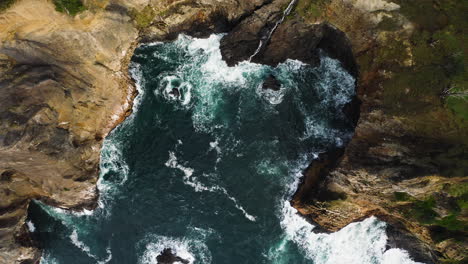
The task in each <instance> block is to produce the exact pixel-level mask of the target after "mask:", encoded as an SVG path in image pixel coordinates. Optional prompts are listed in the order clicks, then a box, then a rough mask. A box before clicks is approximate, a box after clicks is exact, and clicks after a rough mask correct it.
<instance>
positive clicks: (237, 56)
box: [220, 0, 289, 66]
mask: <svg viewBox="0 0 468 264" xmlns="http://www.w3.org/2000/svg"><path fill="white" fill-rule="evenodd" d="M288 2H289V1H288V0H280V1H274V2H272V3H271V4H268V5H264V6H263V7H261V8H260V9H258V10H257V11H255V13H254V14H253V15H251V16H248V17H247V18H245V19H244V20H243V21H242V22H240V23H239V24H238V25H237V26H235V27H234V28H233V29H232V30H231V31H230V32H229V34H228V35H226V36H225V37H224V38H223V39H222V40H221V46H220V48H221V54H222V56H223V59H224V60H225V61H226V63H227V64H228V65H229V66H234V65H235V64H237V63H238V62H240V61H245V60H248V59H249V58H250V56H252V55H253V54H254V53H255V51H256V50H257V48H258V46H259V43H260V40H262V39H265V38H266V37H267V35H268V33H269V32H270V30H271V29H272V28H273V27H274V25H275V24H276V21H278V20H279V19H280V18H281V17H282V14H283V12H282V7H283V6H284V5H286V4H287V3H288Z"/></svg>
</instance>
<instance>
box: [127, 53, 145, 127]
mask: <svg viewBox="0 0 468 264" xmlns="http://www.w3.org/2000/svg"><path fill="white" fill-rule="evenodd" d="M129 72H130V75H131V77H132V78H133V79H134V80H135V87H136V89H137V91H138V95H137V96H136V97H135V99H134V100H133V108H132V112H133V113H132V115H131V116H130V117H128V118H127V119H129V118H133V117H132V116H133V114H134V113H136V112H137V111H138V108H139V107H140V104H141V99H142V98H143V96H144V95H145V90H144V89H143V87H144V85H145V79H144V78H143V72H142V70H141V66H140V64H138V63H133V62H132V63H130V67H129Z"/></svg>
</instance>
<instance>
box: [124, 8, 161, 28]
mask: <svg viewBox="0 0 468 264" xmlns="http://www.w3.org/2000/svg"><path fill="white" fill-rule="evenodd" d="M155 15H156V14H155V12H154V10H153V8H152V7H151V6H150V5H147V6H145V8H143V9H142V10H141V11H137V10H136V9H132V10H131V11H130V16H131V17H132V18H133V20H134V21H135V23H136V25H137V27H138V28H139V29H143V28H145V27H148V26H149V25H150V24H151V22H153V19H154V16H155Z"/></svg>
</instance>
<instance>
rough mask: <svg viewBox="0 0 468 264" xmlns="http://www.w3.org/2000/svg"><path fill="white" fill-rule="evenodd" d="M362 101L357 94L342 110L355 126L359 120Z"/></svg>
mask: <svg viewBox="0 0 468 264" xmlns="http://www.w3.org/2000/svg"><path fill="white" fill-rule="evenodd" d="M361 103H362V102H361V100H359V98H358V97H357V96H353V98H352V99H351V101H350V102H348V103H346V104H345V105H344V106H343V109H342V111H343V113H344V114H345V116H346V119H347V120H349V121H350V122H351V124H352V125H353V127H355V126H356V125H357V122H358V121H359V116H360V113H361V111H360V107H361Z"/></svg>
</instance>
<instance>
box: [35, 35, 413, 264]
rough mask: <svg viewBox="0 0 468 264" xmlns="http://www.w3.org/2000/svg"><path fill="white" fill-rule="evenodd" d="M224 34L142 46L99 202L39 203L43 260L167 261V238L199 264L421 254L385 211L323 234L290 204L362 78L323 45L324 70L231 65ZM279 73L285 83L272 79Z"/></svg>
mask: <svg viewBox="0 0 468 264" xmlns="http://www.w3.org/2000/svg"><path fill="white" fill-rule="evenodd" d="M221 37H222V35H212V36H211V37H209V38H207V39H195V38H191V37H188V36H184V35H181V36H179V38H178V39H177V40H175V41H174V42H171V43H152V44H146V45H142V46H140V47H139V48H138V49H137V50H136V52H135V55H134V58H133V60H132V65H131V74H132V76H133V78H134V79H135V80H136V81H137V86H138V90H139V95H138V96H137V98H136V99H135V104H134V112H133V114H132V115H131V116H130V117H129V118H128V119H127V120H126V121H125V122H123V123H122V124H121V125H119V126H118V127H117V128H116V129H115V130H114V131H113V132H112V133H111V134H110V136H109V137H107V138H106V140H105V143H104V148H103V150H102V154H101V155H102V160H101V165H100V166H101V177H100V180H99V184H98V188H99V190H100V192H101V197H100V200H99V206H98V208H97V209H96V210H94V211H84V212H81V213H69V212H66V211H64V210H60V209H55V208H52V207H49V206H46V205H43V204H41V203H39V202H38V203H35V204H33V205H32V206H31V208H30V216H29V219H28V227H29V229H30V230H31V231H33V233H34V235H35V236H36V237H37V238H38V239H39V240H40V241H41V244H42V246H43V248H44V255H43V258H42V261H41V263H43V264H52V263H60V264H70V263H71V264H74V263H77V264H81V263H99V264H101V263H102V264H103V263H124V264H126V263H129V264H131V263H141V264H144V263H157V260H156V258H157V256H158V255H159V253H160V252H161V251H162V250H164V249H166V248H170V249H171V250H172V252H174V253H176V254H177V255H178V256H179V257H181V258H183V259H185V260H187V261H189V263H203V264H204V263H216V264H218V263H222V264H229V263H235V264H237V263H256V264H257V263H277V264H280V263H293V264H295V263H298V264H299V263H316V264H325V263H326V264H341V263H343V264H377V263H385V264H414V263H416V262H413V261H412V260H411V259H410V258H409V256H408V254H407V252H405V251H404V250H400V249H390V250H387V249H386V241H387V236H386V234H385V223H383V222H380V221H378V220H377V219H376V218H373V217H371V218H368V219H366V220H364V221H362V222H358V223H353V224H350V225H349V226H347V227H345V228H343V229H342V230H340V231H339V232H336V233H332V234H318V233H317V234H316V233H314V226H313V225H311V224H310V223H308V222H307V221H306V220H305V219H303V218H302V217H301V216H299V215H298V214H297V212H296V210H295V209H294V208H292V207H291V206H290V204H289V202H288V200H289V199H290V197H291V195H292V194H293V193H294V191H295V190H296V188H297V184H298V181H299V179H300V177H301V172H302V171H303V170H304V169H305V168H306V167H307V165H308V164H309V163H310V161H311V160H313V159H314V157H316V156H317V154H318V153H320V152H323V151H326V150H327V149H329V148H332V147H335V146H340V145H342V144H345V143H346V142H347V141H348V140H349V139H350V137H351V135H352V127H351V125H350V124H349V122H348V121H347V120H346V118H345V117H344V115H343V114H342V113H341V108H342V107H343V105H344V104H345V103H347V102H348V101H349V100H350V99H351V97H352V96H353V94H354V79H353V78H352V76H350V75H349V74H348V73H347V72H346V71H345V70H343V68H342V67H341V66H340V63H339V62H338V61H336V60H333V59H331V58H328V57H327V56H326V54H323V55H322V58H321V64H320V65H319V66H317V67H312V66H310V65H307V64H304V63H302V62H300V61H292V60H289V61H286V62H285V63H282V64H280V65H278V66H277V67H275V68H273V67H269V66H264V65H260V64H254V63H249V62H241V63H239V64H238V65H237V66H235V67H228V66H227V65H226V63H225V62H224V61H222V59H221V54H220V50H219V41H220V39H221ZM270 74H273V75H274V76H275V77H276V78H277V79H278V80H279V82H280V83H281V89H280V90H279V91H273V90H264V89H262V83H263V81H264V80H265V78H267V77H268V76H269V75H270ZM175 89H176V90H177V91H178V92H177V91H176V90H175Z"/></svg>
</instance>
